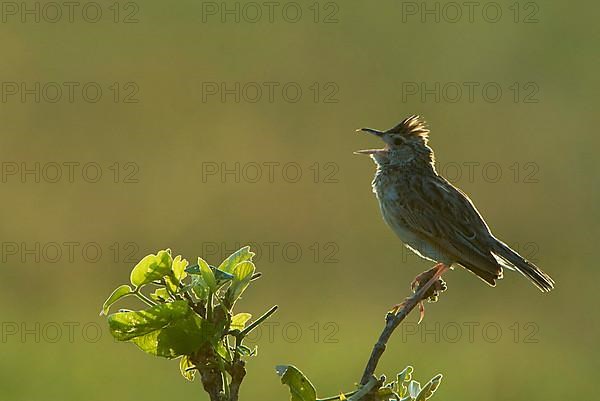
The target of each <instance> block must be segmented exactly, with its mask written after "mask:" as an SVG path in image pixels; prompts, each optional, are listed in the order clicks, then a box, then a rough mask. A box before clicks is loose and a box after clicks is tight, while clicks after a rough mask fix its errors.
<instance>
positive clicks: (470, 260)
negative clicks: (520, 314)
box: [390, 175, 502, 285]
mask: <svg viewBox="0 0 600 401" xmlns="http://www.w3.org/2000/svg"><path fill="white" fill-rule="evenodd" d="M407 179H408V185H406V182H405V183H403V185H402V186H400V185H399V186H398V188H397V193H398V194H399V195H400V196H399V197H398V198H397V199H396V200H395V202H397V204H396V205H395V206H396V207H392V208H390V209H392V210H395V213H397V214H398V215H397V216H396V218H401V219H402V220H403V221H404V223H405V225H406V226H408V227H409V228H410V229H411V231H412V232H413V233H415V234H416V235H419V236H421V238H423V239H424V240H426V241H428V242H429V243H431V244H434V246H436V247H437V248H436V249H439V251H440V252H441V253H444V254H446V255H449V256H450V257H451V258H453V260H455V261H456V262H458V263H460V264H461V265H463V266H464V267H466V268H467V269H469V270H471V271H472V272H473V273H475V274H476V275H477V276H479V277H480V278H481V279H483V280H484V281H486V282H487V283H489V284H490V285H495V280H496V279H498V278H501V277H502V267H501V266H500V265H499V264H498V262H497V260H496V259H495V258H494V256H493V255H492V249H491V239H492V238H493V237H492V235H491V233H490V231H489V228H488V226H487V224H486V223H485V222H484V221H483V218H482V217H481V215H480V214H479V212H478V211H477V209H476V208H475V206H474V205H473V203H472V202H471V200H470V199H469V198H468V196H467V195H466V194H464V193H463V192H462V191H460V190H459V189H458V188H455V187H454V186H453V185H452V184H450V183H449V182H448V181H446V180H445V179H444V178H442V177H439V176H437V175H431V176H425V177H423V176H417V175H414V176H411V177H408V178H407Z"/></svg>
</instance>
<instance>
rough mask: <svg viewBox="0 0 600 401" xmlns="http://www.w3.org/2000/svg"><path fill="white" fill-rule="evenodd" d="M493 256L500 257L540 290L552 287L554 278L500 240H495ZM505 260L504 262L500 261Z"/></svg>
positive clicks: (508, 266) (504, 264)
mask: <svg viewBox="0 0 600 401" xmlns="http://www.w3.org/2000/svg"><path fill="white" fill-rule="evenodd" d="M492 252H493V254H494V256H496V257H497V258H500V259H502V260H499V262H500V263H501V264H502V265H503V266H504V267H506V268H508V269H511V270H517V271H518V272H519V273H521V274H522V275H524V276H525V277H527V278H528V279H529V280H530V281H531V282H532V283H533V284H535V286H536V287H538V288H539V289H540V290H541V291H542V292H548V291H550V290H552V289H553V288H554V280H552V278H551V277H550V276H549V275H547V274H546V273H544V272H543V271H542V270H541V269H540V268H539V267H537V266H536V265H534V264H533V263H531V262H530V261H528V260H527V259H525V258H524V257H522V256H521V255H519V254H518V253H517V252H515V251H513V250H512V249H511V248H510V247H509V246H508V245H506V244H505V243H504V242H502V241H500V240H496V243H495V246H494V250H493V251H492ZM502 261H505V262H506V263H502Z"/></svg>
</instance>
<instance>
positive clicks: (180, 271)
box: [165, 255, 188, 293]
mask: <svg viewBox="0 0 600 401" xmlns="http://www.w3.org/2000/svg"><path fill="white" fill-rule="evenodd" d="M187 265H188V261H187V260H185V259H182V258H181V255H177V256H176V257H175V259H173V264H172V266H171V274H169V275H168V276H167V277H165V281H166V283H167V286H168V287H169V290H170V291H171V292H172V293H177V292H179V283H181V281H182V280H183V279H185V278H186V276H187V273H186V271H185V268H186V267H187Z"/></svg>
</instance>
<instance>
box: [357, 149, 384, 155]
mask: <svg viewBox="0 0 600 401" xmlns="http://www.w3.org/2000/svg"><path fill="white" fill-rule="evenodd" d="M382 150H383V149H364V150H357V151H356V152H354V154H355V155H374V154H375V153H379V152H381V151H382Z"/></svg>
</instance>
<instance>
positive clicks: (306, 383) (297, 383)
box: [275, 365, 317, 401]
mask: <svg viewBox="0 0 600 401" xmlns="http://www.w3.org/2000/svg"><path fill="white" fill-rule="evenodd" d="M275 371H276V372H277V374H278V375H279V376H281V383H283V384H287V385H288V387H289V388H290V395H291V398H290V400H291V401H316V399H317V391H316V390H315V386H313V384H312V383H311V382H310V380H308V378H306V376H304V374H303V373H302V372H301V371H300V370H298V368H296V367H295V366H292V365H279V366H276V367H275Z"/></svg>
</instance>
